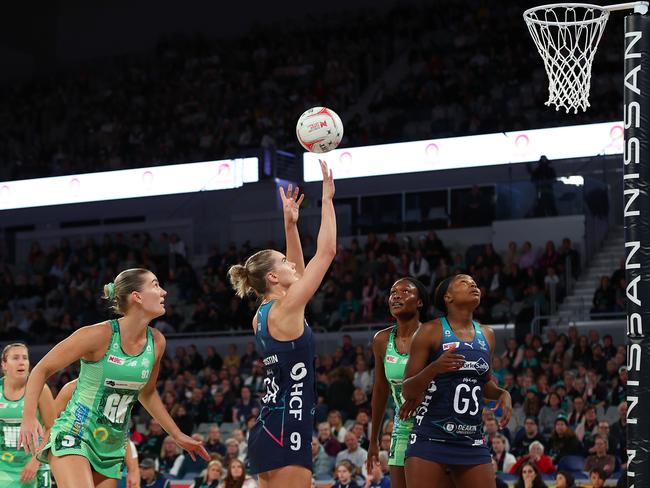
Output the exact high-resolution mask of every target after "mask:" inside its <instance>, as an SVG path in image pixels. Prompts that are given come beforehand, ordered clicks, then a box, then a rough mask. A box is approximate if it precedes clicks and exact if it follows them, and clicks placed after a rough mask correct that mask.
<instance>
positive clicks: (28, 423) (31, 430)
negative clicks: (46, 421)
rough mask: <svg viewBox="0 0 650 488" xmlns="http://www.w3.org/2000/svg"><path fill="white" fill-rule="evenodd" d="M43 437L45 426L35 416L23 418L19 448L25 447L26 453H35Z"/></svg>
mask: <svg viewBox="0 0 650 488" xmlns="http://www.w3.org/2000/svg"><path fill="white" fill-rule="evenodd" d="M43 437H44V432H43V427H42V426H41V424H40V423H39V421H38V420H37V419H36V418H35V417H32V418H29V419H23V422H22V424H21V425H20V433H19V434H18V449H24V450H25V452H26V453H28V454H32V455H34V454H36V450H37V448H38V445H39V441H40V440H41V439H42V438H43Z"/></svg>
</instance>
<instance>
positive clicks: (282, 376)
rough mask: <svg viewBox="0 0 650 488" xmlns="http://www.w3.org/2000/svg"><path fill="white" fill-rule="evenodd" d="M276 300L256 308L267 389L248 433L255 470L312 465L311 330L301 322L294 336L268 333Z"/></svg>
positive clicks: (312, 378)
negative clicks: (277, 336) (281, 337)
mask: <svg viewBox="0 0 650 488" xmlns="http://www.w3.org/2000/svg"><path fill="white" fill-rule="evenodd" d="M274 303H275V300H271V301H269V302H265V303H263V304H262V305H260V308H259V309H258V310H257V331H256V333H255V340H256V341H257V345H258V346H259V348H260V352H261V354H262V357H263V358H264V366H265V368H266V378H265V379H264V387H265V388H266V392H265V394H264V395H263V396H262V399H261V401H260V403H261V409H260V415H259V417H258V418H257V421H256V423H255V425H254V426H253V428H252V429H251V431H250V435H249V438H248V457H249V460H250V470H251V472H252V473H253V474H258V473H264V472H266V471H271V470H273V469H277V468H282V467H283V466H289V465H299V466H304V467H306V468H307V469H309V470H310V471H311V470H312V457H311V436H312V432H313V426H314V400H315V398H316V396H315V388H316V382H315V375H314V357H315V353H316V349H315V346H314V336H313V333H312V331H311V329H310V328H309V326H308V325H307V322H305V330H304V332H303V334H302V335H301V336H300V337H299V338H298V339H296V340H293V341H278V340H276V339H273V337H271V335H270V334H269V328H268V315H269V310H270V309H271V307H272V306H273V304H274Z"/></svg>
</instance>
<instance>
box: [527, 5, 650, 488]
mask: <svg viewBox="0 0 650 488" xmlns="http://www.w3.org/2000/svg"><path fill="white" fill-rule="evenodd" d="M618 10H633V11H634V13H633V14H631V15H628V16H627V17H626V18H625V48H624V52H623V61H624V77H623V120H624V127H625V144H624V153H623V180H624V181H623V183H624V190H623V198H624V210H623V221H624V224H625V249H624V250H622V251H624V254H625V273H626V278H627V289H626V295H627V310H626V315H627V320H626V333H627V364H626V367H627V370H628V380H627V385H626V389H625V399H623V401H625V402H626V404H627V471H626V473H624V475H626V476H627V483H626V484H627V486H628V487H638V488H641V487H643V488H646V487H649V488H650V334H648V333H646V328H647V327H650V16H648V15H647V13H648V2H647V1H637V2H629V3H621V4H617V5H609V6H599V5H594V4H586V3H555V4H548V5H541V6H539V7H534V8H531V9H528V10H526V11H525V12H524V14H523V15H524V20H525V22H526V25H527V26H528V30H529V32H530V34H531V37H532V38H533V41H534V43H535V46H536V48H537V51H538V53H539V54H540V56H541V58H542V60H543V61H544V68H545V70H546V73H547V75H548V79H549V85H548V89H549V98H548V100H547V102H546V105H553V106H555V108H556V110H560V109H564V110H565V111H566V112H567V113H570V112H573V113H577V112H578V110H583V111H584V110H587V108H588V107H589V105H590V103H589V90H590V83H591V66H592V63H593V60H594V56H595V54H596V50H597V48H598V43H599V42H600V40H601V37H602V34H603V32H604V29H605V25H606V24H607V21H608V19H609V17H610V12H613V11H618Z"/></svg>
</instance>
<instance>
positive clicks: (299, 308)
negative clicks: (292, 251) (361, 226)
mask: <svg viewBox="0 0 650 488" xmlns="http://www.w3.org/2000/svg"><path fill="white" fill-rule="evenodd" d="M320 167H321V171H322V173H323V198H322V208H321V223H320V230H319V232H318V240H317V242H316V254H315V255H314V257H313V258H312V259H311V260H310V261H309V264H308V265H307V267H306V268H305V273H304V274H303V276H302V278H301V279H300V280H299V281H297V282H296V283H295V284H293V285H291V287H290V288H289V291H288V292H287V295H286V296H285V297H284V298H283V299H282V300H280V301H279V302H278V304H277V305H276V306H278V307H279V308H281V309H282V310H283V311H284V312H285V313H287V314H292V313H296V312H300V313H302V312H303V310H304V308H305V305H306V304H307V302H308V301H309V300H310V299H311V297H312V296H313V295H314V293H316V290H318V287H319V286H320V284H321V282H322V281H323V278H324V277H325V273H327V270H328V269H329V267H330V264H332V260H333V259H334V256H335V255H336V214H335V213H334V202H333V199H334V178H333V176H332V171H331V170H330V169H329V168H328V167H327V163H325V162H324V161H320ZM301 325H302V324H301Z"/></svg>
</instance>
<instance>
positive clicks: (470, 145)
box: [303, 122, 623, 181]
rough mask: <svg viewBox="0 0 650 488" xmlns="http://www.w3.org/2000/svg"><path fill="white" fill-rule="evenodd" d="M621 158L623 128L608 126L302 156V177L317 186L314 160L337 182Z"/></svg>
mask: <svg viewBox="0 0 650 488" xmlns="http://www.w3.org/2000/svg"><path fill="white" fill-rule="evenodd" d="M622 153H623V123H622V122H607V123H603V124H588V125H574V126H569V127H554V128H550V129H535V130H527V131H518V132H500V133H497V134H484V135H478V136H465V137H451V138H447V139H431V140H428V141H415V142H401V143H398V144H382V145H379V146H365V147H354V148H343V149H336V150H334V151H331V152H329V153H326V154H313V153H305V154H304V156H303V171H304V179H305V181H318V180H321V179H322V177H321V171H320V166H319V164H318V160H319V159H323V160H325V161H326V162H327V164H328V165H329V166H330V168H332V170H333V172H334V177H335V178H337V179H342V178H361V177H366V176H379V175H392V174H400V173H416V172H420V171H438V170H444V169H460V168H474V167H479V166H493V165H499V164H509V163H524V162H527V161H537V160H538V159H539V158H540V157H541V156H542V155H545V156H546V157H548V158H549V159H551V160H553V159H567V158H581V157H590V156H597V155H606V154H622Z"/></svg>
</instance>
